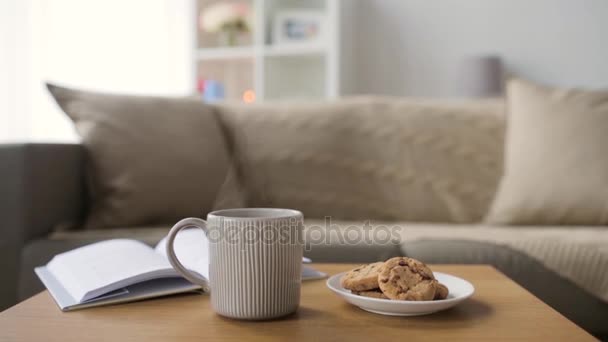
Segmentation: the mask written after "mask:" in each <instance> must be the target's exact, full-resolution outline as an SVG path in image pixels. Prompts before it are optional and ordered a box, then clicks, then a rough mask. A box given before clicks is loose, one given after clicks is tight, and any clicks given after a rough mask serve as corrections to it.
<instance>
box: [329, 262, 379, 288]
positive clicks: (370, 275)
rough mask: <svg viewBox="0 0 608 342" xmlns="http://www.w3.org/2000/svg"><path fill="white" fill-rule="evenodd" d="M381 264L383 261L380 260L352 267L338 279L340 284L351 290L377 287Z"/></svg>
mask: <svg viewBox="0 0 608 342" xmlns="http://www.w3.org/2000/svg"><path fill="white" fill-rule="evenodd" d="M382 265H384V263H383V262H381V261H380V262H375V263H373V264H367V265H361V266H359V267H357V268H355V269H352V270H350V271H348V272H347V273H346V274H345V275H344V276H343V277H342V279H340V284H341V285H342V287H343V288H345V289H348V290H351V291H368V290H373V289H377V288H378V274H379V272H380V268H381V267H382Z"/></svg>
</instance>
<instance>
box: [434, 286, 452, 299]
mask: <svg viewBox="0 0 608 342" xmlns="http://www.w3.org/2000/svg"><path fill="white" fill-rule="evenodd" d="M449 293H450V290H448V287H447V286H445V285H443V284H442V283H437V289H436V290H435V298H433V299H434V300H441V299H446V298H448V294H449Z"/></svg>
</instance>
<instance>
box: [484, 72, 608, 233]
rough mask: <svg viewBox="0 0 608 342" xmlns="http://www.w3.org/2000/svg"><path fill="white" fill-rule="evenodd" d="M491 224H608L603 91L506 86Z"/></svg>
mask: <svg viewBox="0 0 608 342" xmlns="http://www.w3.org/2000/svg"><path fill="white" fill-rule="evenodd" d="M507 92H508V94H507V103H508V124H507V135H506V151H505V172H504V176H503V178H502V180H501V184H500V186H499V190H498V192H497V194H496V198H495V200H494V203H493V205H492V207H491V210H490V212H489V213H488V215H487V217H486V221H487V222H488V223H495V224H572V225H601V224H607V223H608V154H606V148H607V147H608V92H607V91H585V90H565V89H556V88H550V87H546V86H540V85H535V84H531V83H528V82H526V81H522V80H517V79H515V80H511V81H510V82H509V83H508V86H507Z"/></svg>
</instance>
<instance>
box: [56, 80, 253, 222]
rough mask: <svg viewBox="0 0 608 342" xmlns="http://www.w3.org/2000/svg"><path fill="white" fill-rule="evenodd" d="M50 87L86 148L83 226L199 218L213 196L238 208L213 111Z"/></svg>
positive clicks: (183, 101) (190, 102) (175, 101)
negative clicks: (86, 207) (87, 202)
mask: <svg viewBox="0 0 608 342" xmlns="http://www.w3.org/2000/svg"><path fill="white" fill-rule="evenodd" d="M47 86H48V89H49V91H50V92H51V94H52V95H53V96H54V97H55V100H56V101H57V103H58V104H59V106H60V107H61V108H62V109H63V110H64V111H65V112H66V114H67V115H68V116H69V117H70V118H71V119H72V120H73V121H74V123H75V125H76V129H77V131H78V133H79V134H80V136H81V137H82V143H83V144H84V146H85V148H86V151H87V163H86V168H87V176H88V187H89V188H88V190H89V195H90V201H91V203H90V212H89V215H88V218H87V221H86V224H85V226H86V227H87V228H109V227H125V226H143V225H150V224H155V225H156V224H173V223H175V222H176V221H177V220H179V219H181V218H183V217H187V216H198V217H204V216H205V215H206V214H207V212H209V211H211V210H212V209H214V207H215V206H216V201H217V200H218V198H219V199H221V201H223V206H240V205H241V199H240V196H239V191H238V189H239V186H238V182H237V180H236V179H235V178H234V172H233V168H232V166H231V158H230V154H229V151H228V148H227V144H226V141H225V137H224V135H223V133H222V130H221V126H220V124H219V122H218V120H217V118H216V113H215V111H214V110H213V109H212V108H211V107H209V106H207V105H205V104H203V103H201V102H200V101H198V100H195V99H187V98H162V97H143V96H125V95H110V94H102V93H95V92H88V91H79V90H73V89H68V88H63V87H59V86H56V85H53V84H48V85H47ZM225 191H228V192H232V194H228V195H226V194H222V192H225ZM226 198H229V199H230V203H227V202H226Z"/></svg>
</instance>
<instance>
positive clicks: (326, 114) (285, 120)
mask: <svg viewBox="0 0 608 342" xmlns="http://www.w3.org/2000/svg"><path fill="white" fill-rule="evenodd" d="M219 110H220V112H219V113H220V117H221V119H222V120H223V121H224V122H225V126H226V127H227V132H228V136H229V137H230V138H231V139H232V140H231V141H233V143H232V144H233V146H234V149H235V154H236V156H237V158H236V161H237V164H238V165H239V167H240V173H239V174H240V175H241V176H242V177H243V178H242V179H243V184H244V185H245V187H246V188H247V192H248V194H249V199H248V203H249V205H251V206H254V207H256V206H261V207H265V206H270V207H287V208H296V209H298V210H301V211H302V212H303V213H304V215H305V216H306V217H308V218H321V219H322V218H323V217H325V216H332V217H333V218H335V219H353V220H359V219H362V220H366V219H373V220H391V221H392V220H409V221H427V222H429V221H433V222H474V221H479V220H481V219H482V218H483V216H484V215H485V213H486V212H487V208H488V206H489V203H490V202H491V200H492V198H493V196H494V192H495V191H496V186H497V184H498V181H499V179H500V175H501V173H502V150H503V147H502V146H503V132H504V117H503V103H502V100H498V101H496V100H480V101H437V100H416V99H406V98H392V97H378V96H372V97H369V96H365V97H355V98H345V99H341V100H339V101H331V102H313V101H311V102H283V103H281V102H277V103H263V104H256V105H243V104H221V105H219Z"/></svg>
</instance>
